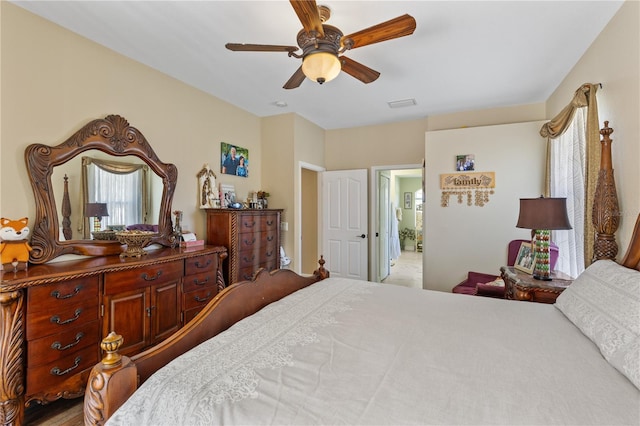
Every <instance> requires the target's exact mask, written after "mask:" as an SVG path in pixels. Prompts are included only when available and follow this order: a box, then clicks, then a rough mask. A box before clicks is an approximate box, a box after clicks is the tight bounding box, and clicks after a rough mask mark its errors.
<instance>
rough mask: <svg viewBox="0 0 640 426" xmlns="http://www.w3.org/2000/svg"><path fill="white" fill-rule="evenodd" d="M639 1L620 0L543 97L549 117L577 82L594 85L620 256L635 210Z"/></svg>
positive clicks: (638, 198)
mask: <svg viewBox="0 0 640 426" xmlns="http://www.w3.org/2000/svg"><path fill="white" fill-rule="evenodd" d="M639 22H640V2H638V1H626V2H625V3H624V4H623V5H622V7H621V8H620V10H619V11H618V13H617V14H616V15H615V16H614V17H613V19H612V20H611V22H609V24H608V25H607V26H606V28H605V29H604V31H602V33H601V34H600V36H599V37H598V38H597V39H596V40H595V41H594V42H593V44H592V45H591V47H590V48H589V50H588V51H587V52H586V53H585V54H584V55H583V57H582V58H581V59H580V61H579V62H578V63H577V64H576V65H575V67H574V68H573V70H571V72H570V73H569V74H568V75H567V77H566V78H565V79H564V81H563V82H562V84H560V86H559V87H558V88H557V89H556V91H555V92H554V93H553V95H552V96H551V97H550V98H549V100H548V101H547V112H548V116H549V117H553V116H555V115H556V114H558V112H560V110H561V109H562V108H564V107H565V106H566V105H567V104H568V103H569V101H570V100H571V98H572V97H573V93H574V92H575V91H576V90H577V89H578V88H579V87H580V86H581V85H582V84H583V83H602V86H603V87H602V89H599V90H598V94H597V97H598V112H599V117H600V127H602V126H603V123H604V121H605V120H608V121H609V126H610V127H612V128H613V129H614V133H613V135H612V136H611V137H612V139H613V145H612V152H613V167H614V170H615V171H614V176H615V179H616V187H617V191H618V199H619V200H620V209H621V214H622V217H621V219H620V228H619V229H618V233H617V235H618V244H619V246H620V251H619V254H618V257H621V256H622V255H623V254H624V251H625V250H626V248H627V246H628V244H629V239H630V237H631V233H632V232H633V226H634V224H635V221H636V218H637V217H638V214H639V213H640V191H639V190H638V188H640V167H638V165H639V164H640V25H639Z"/></svg>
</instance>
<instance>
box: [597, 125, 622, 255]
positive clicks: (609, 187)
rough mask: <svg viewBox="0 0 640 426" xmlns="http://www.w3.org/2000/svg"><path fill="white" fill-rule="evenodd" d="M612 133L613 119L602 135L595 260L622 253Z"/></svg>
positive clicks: (602, 130)
mask: <svg viewBox="0 0 640 426" xmlns="http://www.w3.org/2000/svg"><path fill="white" fill-rule="evenodd" d="M612 133H613V129H612V128H610V127H609V122H608V121H605V122H604V127H603V128H602V129H600V134H601V135H602V140H601V141H600V144H601V158H600V172H599V173H598V182H597V184H596V192H595V195H594V203H593V211H592V222H593V226H594V228H595V232H596V235H595V242H594V248H593V259H591V261H592V262H595V261H596V260H600V259H615V258H616V255H617V254H618V243H616V237H615V233H616V231H617V230H618V226H619V225H620V208H619V206H618V194H617V193H616V182H615V180H614V178H613V165H612V164H613V163H612V161H611V143H612V142H613V140H612V139H611V138H610V137H609V136H610V135H611V134H612Z"/></svg>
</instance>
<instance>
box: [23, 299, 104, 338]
mask: <svg viewBox="0 0 640 426" xmlns="http://www.w3.org/2000/svg"><path fill="white" fill-rule="evenodd" d="M97 319H98V301H97V300H95V301H90V300H86V301H84V302H83V301H80V302H79V303H78V304H77V305H74V306H70V307H68V308H65V309H60V310H59V311H42V312H36V313H28V314H27V340H34V339H38V338H40V337H44V336H50V335H52V334H58V333H63V332H66V331H67V330H70V329H72V328H74V327H77V326H78V325H80V324H84V323H87V322H89V321H94V320H97Z"/></svg>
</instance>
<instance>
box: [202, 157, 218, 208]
mask: <svg viewBox="0 0 640 426" xmlns="http://www.w3.org/2000/svg"><path fill="white" fill-rule="evenodd" d="M198 184H199V189H200V191H199V195H198V198H199V201H198V204H199V205H200V208H201V209H211V208H216V207H219V204H220V199H219V198H218V196H217V195H218V194H217V192H216V188H217V186H216V174H215V173H214V172H213V170H211V168H210V167H209V164H205V165H204V167H203V168H202V170H200V172H199V173H198Z"/></svg>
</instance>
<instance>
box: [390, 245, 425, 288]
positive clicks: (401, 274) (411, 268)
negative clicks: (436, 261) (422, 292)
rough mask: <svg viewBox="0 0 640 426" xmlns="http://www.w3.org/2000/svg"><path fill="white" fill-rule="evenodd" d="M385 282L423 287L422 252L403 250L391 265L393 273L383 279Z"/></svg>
mask: <svg viewBox="0 0 640 426" xmlns="http://www.w3.org/2000/svg"><path fill="white" fill-rule="evenodd" d="M382 282H383V283H384V284H394V285H401V286H404V287H411V288H422V253H420V252H415V251H403V252H402V253H401V254H400V257H399V258H398V259H397V260H396V261H395V263H394V264H393V266H391V273H390V274H389V276H388V277H387V278H385V279H384V280H382Z"/></svg>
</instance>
